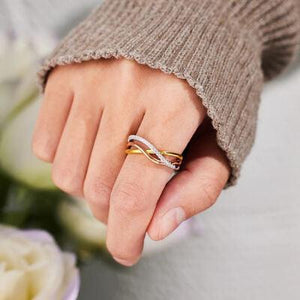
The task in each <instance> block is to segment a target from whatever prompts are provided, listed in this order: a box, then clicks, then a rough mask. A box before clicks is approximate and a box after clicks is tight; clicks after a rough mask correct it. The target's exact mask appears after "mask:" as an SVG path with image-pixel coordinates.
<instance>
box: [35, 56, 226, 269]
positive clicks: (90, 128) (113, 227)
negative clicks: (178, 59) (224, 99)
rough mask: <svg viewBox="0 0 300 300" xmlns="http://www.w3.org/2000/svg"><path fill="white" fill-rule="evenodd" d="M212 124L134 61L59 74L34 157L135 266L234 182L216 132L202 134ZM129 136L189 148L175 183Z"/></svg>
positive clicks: (183, 89)
mask: <svg viewBox="0 0 300 300" xmlns="http://www.w3.org/2000/svg"><path fill="white" fill-rule="evenodd" d="M204 120H206V110H205V109H204V107H203V106H202V104H201V99H199V97H198V96H197V95H196V93H195V91H194V89H193V88H191V87H190V86H189V85H188V83H187V82H186V81H184V80H182V79H178V78H177V77H175V75H168V74H165V73H163V72H162V71H160V70H154V69H151V68H149V67H147V66H144V65H140V64H138V63H136V62H133V61H129V60H126V59H107V60H99V61H90V62H85V63H81V64H72V65H67V66H59V67H56V68H55V69H54V70H53V71H52V72H51V73H50V76H49V79H48V82H47V85H46V88H45V97H44V100H43V102H42V105H41V109H40V113H39V117H38V120H37V123H36V127H35V132H34V135H33V140H32V148H33V152H34V153H35V155H36V156H37V157H39V158H40V159H42V160H44V161H47V162H51V163H52V164H53V166H52V179H53V182H54V183H55V184H56V185H57V186H58V187H59V188H60V189H62V190H63V191H65V192H67V193H69V194H72V195H76V196H80V197H83V198H85V199H86V200H87V201H88V203H89V205H90V208H91V210H92V212H93V214H94V216H95V217H96V218H98V219H99V220H100V221H102V222H104V223H106V224H107V239H106V245H107V249H108V251H109V252H110V253H111V254H112V256H113V257H114V258H115V260H117V261H118V262H119V263H121V264H123V265H126V266H130V265H133V264H134V263H136V262H137V261H138V259H139V258H140V256H141V252H142V249H143V241H144V237H145V234H146V232H148V234H149V235H150V237H151V238H152V239H154V240H160V239H163V238H165V237H166V236H167V235H168V234H169V233H171V232H172V231H173V230H174V229H175V228H176V227H177V226H178V225H179V223H180V222H182V221H183V220H186V219H187V218H190V217H191V216H193V215H195V214H197V213H199V212H201V211H203V210H204V209H206V208H208V207H209V206H211V205H212V204H213V203H214V202H215V201H216V199H217V197H218V195H219V194H220V192H221V191H222V189H223V187H224V185H225V183H226V182H227V180H228V177H229V173H230V169H229V166H228V162H227V159H226V157H225V154H224V153H223V151H222V150H221V149H220V148H219V147H218V146H217V143H216V138H215V134H214V130H212V129H211V126H210V125H209V124H208V125H206V126H205V127H206V128H205V127H204V126H199V125H201V124H202V123H203V121H204ZM206 123H207V122H206ZM198 128H199V129H198ZM198 131H199V135H197V137H196V133H198ZM130 134H137V135H140V136H142V137H144V138H146V139H147V140H149V141H150V142H151V143H152V144H154V145H155V146H156V147H157V148H158V149H163V150H167V151H172V152H177V153H182V152H183V150H184V149H185V148H186V146H187V145H188V151H186V152H187V153H186V155H185V156H184V158H183V164H182V165H181V169H180V171H179V172H178V174H176V175H175V176H173V177H172V178H171V180H169V179H170V177H171V175H173V173H174V171H173V170H172V169H170V168H168V167H166V166H163V165H157V164H154V163H153V162H151V161H149V160H148V159H147V158H146V157H145V156H144V155H143V154H130V155H127V154H126V153H125V152H124V151H125V149H126V145H127V138H128V136H129V135H130ZM194 134H195V135H194ZM193 135H194V137H196V138H194V139H192V140H191V138H192V136H193ZM190 140H191V142H190ZM189 142H190V143H189ZM168 180H169V181H168ZM74 222H76V220H74Z"/></svg>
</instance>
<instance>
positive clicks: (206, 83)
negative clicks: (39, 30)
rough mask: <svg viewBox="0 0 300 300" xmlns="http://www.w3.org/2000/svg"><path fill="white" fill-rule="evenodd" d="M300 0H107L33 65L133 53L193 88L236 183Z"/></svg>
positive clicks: (286, 58) (293, 32)
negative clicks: (265, 86)
mask: <svg viewBox="0 0 300 300" xmlns="http://www.w3.org/2000/svg"><path fill="white" fill-rule="evenodd" d="M299 45H300V0H105V1H103V2H102V3H101V4H100V5H99V6H98V7H96V8H95V9H94V10H93V11H92V12H91V14H90V15H89V16H88V17H87V18H86V19H85V20H83V21H82V22H81V23H80V24H79V25H77V26H76V27H75V28H73V30H71V32H70V33H69V34H68V35H67V36H66V37H65V38H64V39H63V40H62V41H61V42H60V43H59V45H58V46H57V47H56V48H55V49H54V51H53V52H52V53H51V54H50V56H49V57H47V58H46V59H45V61H44V62H43V64H42V66H41V68H40V71H39V72H38V77H39V84H40V87H41V89H42V91H43V90H44V87H45V84H46V82H47V77H48V75H49V73H50V72H51V70H52V69H53V68H55V67H56V66H58V65H65V64H71V63H81V62H84V61H88V60H96V59H101V58H111V57H114V58H120V57H124V58H127V59H132V60H135V61H136V62H137V63H139V64H145V65H147V66H149V67H151V68H154V69H160V70H161V71H162V72H165V73H168V74H174V75H175V76H177V77H178V78H181V79H184V80H186V81H187V82H188V84H189V85H190V86H191V87H193V88H194V90H195V92H196V94H197V95H198V96H199V100H200V101H202V104H203V105H204V107H205V108H206V110H207V115H208V117H209V118H210V119H211V122H212V126H213V127H214V128H215V130H216V139H217V143H218V145H219V147H221V149H223V151H224V152H225V153H226V156H227V158H228V161H229V163H230V166H231V175H230V178H229V180H228V183H227V186H229V185H233V184H235V183H236V181H237V178H238V177H239V174H240V170H241V166H242V163H243V162H244V160H245V158H246V157H247V155H248V154H249V152H250V149H251V147H252V145H253V143H254V139H255V133H256V127H257V116H258V108H259V103H260V96H261V92H262V88H263V84H264V82H266V81H268V80H270V79H272V78H274V77H275V76H277V75H278V74H279V73H281V72H282V71H283V70H285V69H286V67H287V66H288V65H289V64H291V62H293V61H294V60H295V58H296V56H297V53H298V50H299Z"/></svg>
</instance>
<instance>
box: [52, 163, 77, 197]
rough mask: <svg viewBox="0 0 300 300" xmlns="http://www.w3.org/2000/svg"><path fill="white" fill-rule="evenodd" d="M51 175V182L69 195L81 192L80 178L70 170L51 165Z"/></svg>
mask: <svg viewBox="0 0 300 300" xmlns="http://www.w3.org/2000/svg"><path fill="white" fill-rule="evenodd" d="M51 177H52V181H53V183H54V184H55V185H56V186H57V187H58V188H60V189H61V190H63V191H64V192H66V193H68V194H71V195H81V194H82V191H81V190H82V181H81V178H80V177H78V176H76V175H75V174H74V172H72V171H71V170H69V169H64V168H61V167H59V168H58V167H53V169H52V172H51Z"/></svg>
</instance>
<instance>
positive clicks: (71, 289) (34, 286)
mask: <svg viewBox="0 0 300 300" xmlns="http://www.w3.org/2000/svg"><path fill="white" fill-rule="evenodd" d="M78 291H79V272H78V269H77V268H76V267H75V257H74V255H73V254H70V253H65V252H62V251H61V250H60V249H59V248H58V246H57V245H56V244H55V242H54V240H53V238H52V237H51V236H50V235H49V234H48V233H47V232H45V231H41V230H24V231H22V230H18V229H15V228H12V227H7V226H3V225H0V300H31V299H32V300H74V299H76V298H77V295H78Z"/></svg>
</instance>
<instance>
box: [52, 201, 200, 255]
mask: <svg viewBox="0 0 300 300" xmlns="http://www.w3.org/2000/svg"><path fill="white" fill-rule="evenodd" d="M58 217H59V218H60V221H61V223H62V225H63V226H64V227H65V228H66V229H67V230H68V231H69V232H70V233H71V234H72V236H73V237H75V238H76V239H77V240H78V241H79V242H80V243H81V244H84V245H86V246H90V247H93V248H105V247H106V246H105V240H106V228H107V227H106V225H104V224H103V223H101V222H100V221H98V220H97V219H96V218H95V217H94V216H93V215H92V213H91V211H90V209H89V207H88V205H87V204H86V201H85V200H84V199H80V198H75V197H73V198H72V201H62V202H61V203H60V205H59V208H58ZM74 220H76V222H74ZM200 234H201V229H200V224H199V222H198V220H197V219H196V218H190V219H188V220H186V221H185V222H183V223H182V224H180V226H179V227H178V228H177V229H176V230H175V231H174V232H173V233H172V234H170V235H169V236H168V237H167V238H165V239H164V240H161V241H153V240H152V239H151V238H150V237H149V236H148V234H146V236H145V240H144V249H143V256H149V255H152V254H154V253H157V252H160V251H162V250H164V249H166V248H169V247H172V246H174V245H176V244H177V243H181V242H182V241H183V240H184V239H186V238H189V237H192V236H198V235H200Z"/></svg>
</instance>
